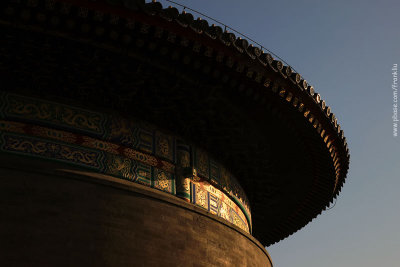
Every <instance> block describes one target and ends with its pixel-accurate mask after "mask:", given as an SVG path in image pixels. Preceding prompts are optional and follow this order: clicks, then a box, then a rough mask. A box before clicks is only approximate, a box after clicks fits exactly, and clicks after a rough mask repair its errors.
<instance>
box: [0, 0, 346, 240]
mask: <svg viewBox="0 0 400 267" xmlns="http://www.w3.org/2000/svg"><path fill="white" fill-rule="evenodd" d="M24 4H25V3H24ZM17 5H19V3H1V8H2V12H3V15H2V16H5V18H6V19H5V20H2V23H6V21H7V19H10V18H11V17H13V20H14V22H11V24H13V25H15V24H18V20H21V19H22V20H23V19H24V18H23V14H18V16H19V17H17V16H14V15H15V14H14V13H13V12H14V10H16V8H15V7H16V6H17ZM57 5H58V6H57ZM27 8H29V9H31V10H32V11H33V12H35V14H34V15H36V17H35V18H34V19H35V20H36V23H37V24H38V25H39V27H51V26H48V25H45V26H43V23H44V22H41V21H40V20H41V16H39V15H40V14H42V15H43V14H44V16H46V15H47V14H54V15H53V17H54V16H60V17H62V18H63V19H66V18H73V19H74V20H77V21H79V23H83V24H84V22H85V21H89V20H90V21H92V22H93V20H94V19H95V18H94V17H90V15H89V14H90V13H91V12H93V11H96V12H100V13H102V14H103V15H104V17H106V19H104V18H103V19H102V20H101V22H98V23H99V24H101V25H102V27H103V28H104V29H106V30H109V35H108V37H106V38H109V41H110V42H111V43H113V44H114V45H116V46H119V45H123V46H124V45H128V44H129V42H132V40H129V31H132V30H133V28H135V29H136V30H137V31H139V32H140V33H141V34H142V35H143V36H146V35H148V34H150V33H151V34H152V35H154V34H156V30H157V29H160V36H159V37H157V38H160V39H163V40H165V41H166V42H168V43H170V44H171V45H176V46H179V47H185V48H186V49H189V50H191V51H192V53H194V54H197V55H198V56H202V57H204V56H205V57H207V58H208V59H209V60H210V61H215V62H216V63H218V64H220V65H223V66H225V67H226V68H228V69H231V71H232V72H235V73H237V75H239V76H240V77H241V79H242V80H245V82H242V83H239V84H237V85H236V86H237V87H238V89H239V90H241V91H249V90H250V91H251V90H252V88H257V89H255V90H259V91H260V97H259V98H261V99H260V100H259V101H260V102H261V103H262V102H263V101H264V100H263V97H262V94H263V92H262V90H265V91H268V92H273V93H274V94H275V95H276V98H277V99H280V100H279V101H282V102H284V103H287V104H290V105H291V106H292V107H293V108H294V109H296V110H297V112H298V113H299V114H302V115H303V116H304V118H306V119H307V120H308V122H309V123H310V125H312V127H313V128H314V131H315V134H317V135H318V136H319V138H320V140H319V142H321V143H323V144H324V146H325V150H326V151H329V154H330V158H331V164H332V166H333V168H334V177H335V182H334V187H333V188H331V192H332V194H331V195H329V196H323V197H319V196H316V195H315V196H314V195H313V196H310V199H312V200H313V201H320V202H321V203H319V205H316V207H315V208H312V211H310V212H304V210H303V211H301V209H299V210H300V211H299V215H296V216H297V217H294V218H293V220H290V222H288V224H287V225H282V226H281V227H279V228H278V229H276V230H274V231H275V233H274V234H272V235H271V236H269V237H263V238H261V239H262V242H264V243H265V245H270V244H272V243H274V242H277V241H279V240H280V239H283V238H285V237H287V236H288V235H290V234H292V233H294V232H295V231H297V230H299V229H300V228H302V227H303V226H304V225H306V224H307V223H308V222H309V221H311V220H312V219H313V218H315V217H316V216H317V215H318V214H320V213H321V212H322V210H323V209H325V208H326V207H327V206H329V202H332V201H333V199H334V198H336V197H337V196H338V194H339V192H340V190H341V188H342V186H343V183H344V181H345V178H346V174H347V170H348V167H349V159H350V155H349V149H348V146H347V142H346V138H345V137H344V135H343V130H342V129H341V128H340V125H339V124H338V123H337V119H336V117H335V115H334V114H333V113H331V111H330V108H329V107H328V106H326V104H325V102H324V101H323V100H321V98H320V96H319V94H317V93H315V92H314V88H313V87H312V86H310V85H308V83H307V82H306V81H305V80H304V79H303V78H302V77H301V76H300V75H299V74H297V73H294V72H293V71H292V69H291V68H290V67H289V66H284V65H283V64H282V62H280V61H277V60H274V59H273V57H272V56H271V55H270V54H268V53H264V52H262V51H258V50H257V49H255V48H252V47H250V46H247V44H246V42H243V41H241V39H236V37H235V36H234V35H229V36H226V35H224V36H223V35H221V33H219V34H218V30H217V27H215V26H208V23H206V24H205V23H203V22H202V23H199V22H198V21H197V22H196V20H193V21H191V22H188V23H186V24H185V20H184V19H183V20H182V16H186V14H187V13H186V14H183V15H182V14H180V16H181V17H178V15H179V14H178V13H176V12H175V11H173V12H170V11H171V9H169V8H166V9H162V8H161V9H160V5H159V4H155V3H150V4H147V5H146V6H137V7H136V8H137V10H130V9H129V7H125V6H123V5H110V4H108V3H107V1H75V0H74V1H73V0H57V1H54V2H53V1H37V2H35V1H29V3H28V5H27ZM177 14H178V15H177ZM122 20H123V23H121V21H122ZM9 21H11V20H9ZM188 21H190V19H189V20H188ZM127 22H132V23H133V24H135V25H131V26H132V27H133V28H130V26H129V25H128V24H127ZM32 28H33V29H34V28H35V27H32ZM110 29H111V30H110ZM112 29H119V30H120V32H121V34H122V35H123V37H122V38H121V39H122V41H120V40H117V39H118V38H115V35H113V32H117V31H113V30H112ZM66 31H68V29H67V30H66ZM48 32H49V33H50V34H54V33H52V32H51V30H48ZM117 33H118V34H120V33H119V32H117ZM213 33H215V34H214V35H213ZM78 35H79V36H78V37H75V38H77V39H79V40H81V41H83V42H85V41H86V39H85V38H86V37H85V33H84V32H81V33H79V34H78ZM125 37H126V38H125ZM153 37H154V36H152V38H153ZM178 37H179V38H180V40H181V41H182V40H187V42H186V43H182V42H181V43H177V39H178ZM238 40H239V41H238ZM105 47H106V46H105ZM221 79H224V75H222V77H221ZM255 90H253V91H252V93H250V94H252V96H254V97H255V95H256V94H257V93H254V91H255ZM326 200H328V201H326ZM321 205H323V206H321Z"/></svg>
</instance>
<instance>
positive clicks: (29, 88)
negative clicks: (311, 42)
mask: <svg viewBox="0 0 400 267" xmlns="http://www.w3.org/2000/svg"><path fill="white" fill-rule="evenodd" d="M0 32H1V36H2V37H1V38H0V82H1V87H0V159H1V160H0V211H1V220H0V249H1V251H2V252H1V256H0V262H1V264H2V265H3V266H272V265H273V264H272V260H271V257H270V256H269V254H268V252H267V251H266V249H265V246H269V245H271V244H274V243H276V242H279V241H280V240H282V239H284V238H286V237H288V236H290V235H291V234H293V233H294V232H296V231H298V230H299V229H301V228H302V227H304V226H305V225H306V224H308V223H309V222H310V221H311V220H312V219H314V218H315V217H316V216H318V215H319V214H321V212H322V211H323V210H325V209H326V208H327V207H328V206H329V205H330V203H332V202H333V201H334V199H335V198H336V197H337V196H338V194H339V192H340V190H341V188H342V186H343V183H344V181H345V177H346V174H347V170H348V166H349V158H350V156H349V150H348V147H347V143H346V138H345V137H344V135H343V130H341V128H340V125H339V124H338V122H337V119H336V118H335V115H334V114H333V113H332V112H331V109H330V107H328V106H327V105H326V103H325V101H324V100H322V99H321V96H320V95H319V94H318V93H316V92H315V91H314V88H313V87H312V86H311V85H309V84H308V83H307V81H306V80H304V78H303V77H302V76H301V75H300V74H298V73H296V72H295V71H294V70H293V69H292V68H291V67H290V66H287V65H285V64H283V63H282V62H281V61H279V60H277V59H276V58H274V57H273V56H272V55H271V54H269V53H267V52H265V51H263V50H262V49H260V48H259V47H256V46H254V45H251V44H249V42H248V41H247V40H246V39H243V38H241V37H237V36H235V34H233V33H230V32H228V31H226V30H224V29H222V28H221V27H219V26H216V25H210V24H209V22H208V21H206V20H204V19H200V18H198V19H196V18H194V16H193V15H192V14H190V13H187V12H184V11H182V12H180V11H178V9H177V8H175V7H163V6H162V5H161V4H160V3H158V2H151V3H145V2H144V1H138V0H136V1H135V0H125V1H122V0H121V1H116V0H115V1H111V0H109V1H107V0H79V1H78V0H11V1H8V0H7V1H0ZM288 253H290V252H288Z"/></svg>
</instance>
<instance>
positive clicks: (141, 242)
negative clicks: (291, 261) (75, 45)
mask: <svg viewBox="0 0 400 267" xmlns="http://www.w3.org/2000/svg"><path fill="white" fill-rule="evenodd" d="M21 159H23V161H18V158H17V157H16V158H14V157H13V156H10V155H6V156H4V155H3V156H2V160H1V162H2V163H1V165H0V211H1V220H0V251H1V253H0V262H1V263H2V265H3V266H257V267H258V266H272V263H271V261H270V258H269V256H268V253H267V252H266V250H265V249H264V248H263V247H262V245H261V244H260V243H259V242H258V241H257V240H255V239H254V238H253V237H252V236H251V235H249V234H247V233H246V232H244V231H242V230H240V229H239V228H237V227H235V226H233V225H231V224H230V223H228V222H226V221H225V220H223V219H221V218H219V217H217V216H215V215H212V214H210V213H208V212H206V211H205V210H203V209H201V208H199V207H196V206H194V205H193V204H190V203H187V202H185V201H184V200H181V199H179V198H177V197H175V196H172V195H170V194H168V193H164V192H161V191H158V190H155V189H151V188H148V187H145V186H142V185H140V184H135V183H132V182H129V181H124V180H121V179H116V178H113V177H111V176H105V175H102V174H97V173H88V172H86V171H85V172H83V171H78V170H72V169H69V170H62V168H63V166H61V165H60V166H56V165H54V164H53V163H50V162H43V161H39V160H38V161H34V162H32V161H31V160H27V159H26V158H21Z"/></svg>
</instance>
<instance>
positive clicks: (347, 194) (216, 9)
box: [161, 0, 400, 267]
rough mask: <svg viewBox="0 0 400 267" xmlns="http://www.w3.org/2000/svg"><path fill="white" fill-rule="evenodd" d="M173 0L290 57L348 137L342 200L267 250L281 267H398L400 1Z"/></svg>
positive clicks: (278, 266)
mask: <svg viewBox="0 0 400 267" xmlns="http://www.w3.org/2000/svg"><path fill="white" fill-rule="evenodd" d="M161 2H162V3H165V1H161ZM177 2H180V3H183V4H185V5H187V6H189V7H191V8H193V9H196V10H198V11H200V12H202V13H205V14H207V15H209V16H211V17H213V18H216V19H217V20H220V21H222V22H224V23H225V24H227V25H229V26H231V27H233V28H235V29H236V30H238V31H239V32H242V33H244V34H246V35H248V36H250V37H251V38H252V39H255V40H257V42H259V43H262V44H263V45H264V46H265V47H267V48H268V49H270V50H271V51H273V52H274V53H276V54H278V55H279V56H280V57H282V58H283V59H285V61H287V62H288V63H289V64H290V65H292V66H293V67H294V68H295V69H296V70H297V71H298V72H299V73H300V74H301V75H303V76H304V77H305V78H306V79H307V80H308V81H309V82H310V83H311V84H312V85H313V86H314V88H315V90H316V91H317V92H318V93H320V94H321V96H322V98H323V99H324V100H326V102H327V103H328V105H329V106H331V108H332V111H333V112H334V113H335V114H336V116H337V118H338V121H339V123H340V124H341V127H342V129H343V130H344V133H345V136H346V138H347V140H348V144H349V147H350V154H351V162H350V170H349V173H348V176H347V182H346V183H345V185H344V188H343V190H342V192H341V194H340V195H339V197H338V200H337V203H336V206H335V207H334V208H333V209H331V210H328V211H325V212H324V213H322V215H320V216H319V217H317V218H316V219H314V220H313V221H312V222H311V223H309V224H308V225H307V226H306V227H305V228H303V229H301V230H300V231H298V232H297V233H295V234H294V235H292V236H290V237H289V238H287V239H285V240H283V241H281V242H280V243H278V244H275V245H273V246H270V247H268V248H267V249H268V251H269V253H270V254H271V257H272V260H273V262H274V265H275V267H292V266H293V267H294V266H296V267H331V266H332V267H333V266H335V267H337V266H345V267H346V266H352V267H358V266H360V267H361V266H362V267H372V266H374V267H376V266H385V267H398V266H400V260H399V255H400V137H397V138H394V137H393V126H392V115H393V110H392V106H393V90H392V87H391V85H392V82H393V81H392V71H391V69H392V66H393V64H395V63H397V64H399V67H400V1H398V0H397V1H394V0H393V1H385V0H380V1H378V0H376V1H352V0H348V1H344V0H337V1H301V0H299V1H294V0H293V1H284V0H282V1H261V0H259V1H255V0H246V1H244V0H242V1H239V0H230V1H228V0H202V1H198V0H197V1H195V0H187V1H184V0H177ZM167 5H168V4H167ZM399 73H400V71H399Z"/></svg>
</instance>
